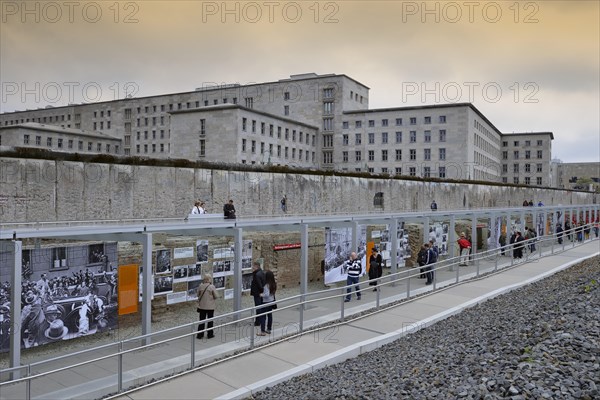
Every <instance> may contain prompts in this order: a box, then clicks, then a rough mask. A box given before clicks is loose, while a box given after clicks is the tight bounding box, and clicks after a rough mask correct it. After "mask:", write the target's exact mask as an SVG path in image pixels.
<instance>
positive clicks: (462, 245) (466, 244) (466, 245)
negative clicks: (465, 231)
mask: <svg viewBox="0 0 600 400" xmlns="http://www.w3.org/2000/svg"><path fill="white" fill-rule="evenodd" d="M458 247H460V249H461V250H462V249H468V248H469V247H471V242H469V241H468V240H467V239H465V238H460V239H458Z"/></svg>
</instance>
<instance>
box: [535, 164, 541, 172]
mask: <svg viewBox="0 0 600 400" xmlns="http://www.w3.org/2000/svg"><path fill="white" fill-rule="evenodd" d="M535 169H536V172H542V164H536V166H535Z"/></svg>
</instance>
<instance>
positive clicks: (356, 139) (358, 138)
mask: <svg viewBox="0 0 600 400" xmlns="http://www.w3.org/2000/svg"><path fill="white" fill-rule="evenodd" d="M361 143H362V137H361V134H360V133H357V134H355V135H354V144H356V145H357V144H361Z"/></svg>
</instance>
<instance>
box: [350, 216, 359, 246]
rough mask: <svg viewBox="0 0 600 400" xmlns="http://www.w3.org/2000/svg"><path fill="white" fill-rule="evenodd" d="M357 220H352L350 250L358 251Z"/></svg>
mask: <svg viewBox="0 0 600 400" xmlns="http://www.w3.org/2000/svg"><path fill="white" fill-rule="evenodd" d="M358 232H359V230H358V222H356V221H352V251H356V252H358Z"/></svg>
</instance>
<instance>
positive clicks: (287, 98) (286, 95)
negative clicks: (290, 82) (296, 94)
mask: <svg viewBox="0 0 600 400" xmlns="http://www.w3.org/2000/svg"><path fill="white" fill-rule="evenodd" d="M283 99H284V100H289V99H290V92H283Z"/></svg>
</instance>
